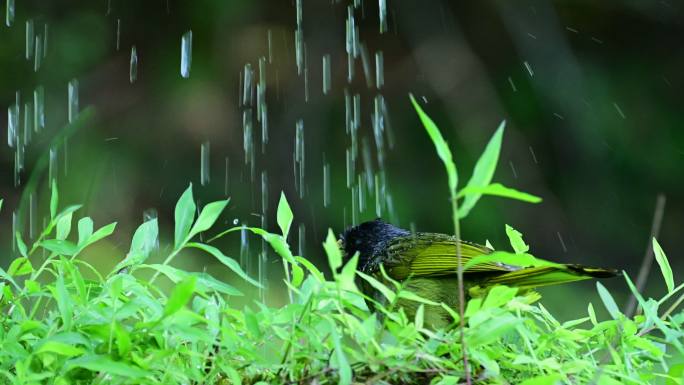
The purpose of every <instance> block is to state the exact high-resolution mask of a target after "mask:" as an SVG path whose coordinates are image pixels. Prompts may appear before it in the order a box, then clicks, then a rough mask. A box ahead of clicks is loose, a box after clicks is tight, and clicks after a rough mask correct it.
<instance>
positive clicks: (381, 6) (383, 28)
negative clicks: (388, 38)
mask: <svg viewBox="0 0 684 385" xmlns="http://www.w3.org/2000/svg"><path fill="white" fill-rule="evenodd" d="M378 13H379V15H380V33H385V32H387V2H386V0H378Z"/></svg>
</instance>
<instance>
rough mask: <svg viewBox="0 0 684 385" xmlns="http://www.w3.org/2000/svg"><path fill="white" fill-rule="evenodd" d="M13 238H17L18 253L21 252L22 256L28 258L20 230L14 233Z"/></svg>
mask: <svg viewBox="0 0 684 385" xmlns="http://www.w3.org/2000/svg"><path fill="white" fill-rule="evenodd" d="M14 235H15V239H16V240H17V248H18V249H19V254H21V256H22V257H26V258H28V248H27V247H26V243H24V239H23V238H22V237H21V233H20V232H18V231H17V232H16V233H14Z"/></svg>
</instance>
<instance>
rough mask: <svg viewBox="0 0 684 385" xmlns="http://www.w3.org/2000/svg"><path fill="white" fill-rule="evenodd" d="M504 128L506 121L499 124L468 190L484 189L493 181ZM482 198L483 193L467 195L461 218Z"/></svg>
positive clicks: (479, 161)
mask: <svg viewBox="0 0 684 385" xmlns="http://www.w3.org/2000/svg"><path fill="white" fill-rule="evenodd" d="M504 127H506V121H505V120H504V121H502V122H501V124H499V128H498V129H497V130H496V132H495V133H494V135H493V136H492V138H491V139H490V140H489V143H487V147H486V148H485V150H484V152H483V153H482V155H481V156H480V159H478V160H477V163H476V164H475V168H474V169H473V176H471V177H470V180H469V181H468V184H467V185H466V188H468V187H470V188H471V189H473V188H475V189H477V188H484V187H486V186H488V185H489V183H490V182H491V181H492V177H493V176H494V171H495V170H496V164H497V162H498V161H499V153H500V152H501V139H502V137H503V132H504ZM481 196H482V193H477V192H474V193H470V194H468V195H466V196H465V199H464V200H463V204H462V205H461V206H460V207H459V212H458V214H459V217H460V218H465V217H466V216H467V215H468V213H469V212H470V210H472V208H473V207H475V203H477V201H478V200H479V199H480V197H481Z"/></svg>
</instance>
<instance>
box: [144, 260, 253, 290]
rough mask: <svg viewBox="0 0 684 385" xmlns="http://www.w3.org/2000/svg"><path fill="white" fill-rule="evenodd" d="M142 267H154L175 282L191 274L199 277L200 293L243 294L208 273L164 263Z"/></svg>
mask: <svg viewBox="0 0 684 385" xmlns="http://www.w3.org/2000/svg"><path fill="white" fill-rule="evenodd" d="M140 267H146V268H150V269H154V270H156V271H158V272H160V273H162V274H164V275H165V276H166V277H167V278H168V279H170V280H171V282H173V283H177V282H180V281H182V280H184V279H186V278H187V277H189V276H193V277H195V278H196V279H197V282H196V285H195V291H197V292H200V293H205V292H208V291H215V292H219V293H223V294H226V295H233V296H241V295H243V294H242V292H240V291H239V290H238V289H236V288H234V287H233V286H231V285H229V284H227V283H225V282H223V281H220V280H218V279H216V278H214V277H212V276H211V275H209V274H207V273H188V272H186V271H184V270H181V269H177V268H175V267H173V266H169V265H162V264H152V265H141V266H140Z"/></svg>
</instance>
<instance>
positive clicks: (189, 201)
mask: <svg viewBox="0 0 684 385" xmlns="http://www.w3.org/2000/svg"><path fill="white" fill-rule="evenodd" d="M196 209H197V207H196V206H195V201H194V198H193V197H192V183H191V184H190V185H189V186H188V188H187V189H185V191H184V192H183V195H181V197H180V199H178V202H177V203H176V209H175V210H174V223H175V229H174V238H173V239H174V242H173V245H174V249H177V248H178V247H180V245H181V244H182V243H183V242H184V241H185V240H186V239H187V237H188V234H189V233H190V227H191V226H192V221H193V220H194V219H195V210H196Z"/></svg>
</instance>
